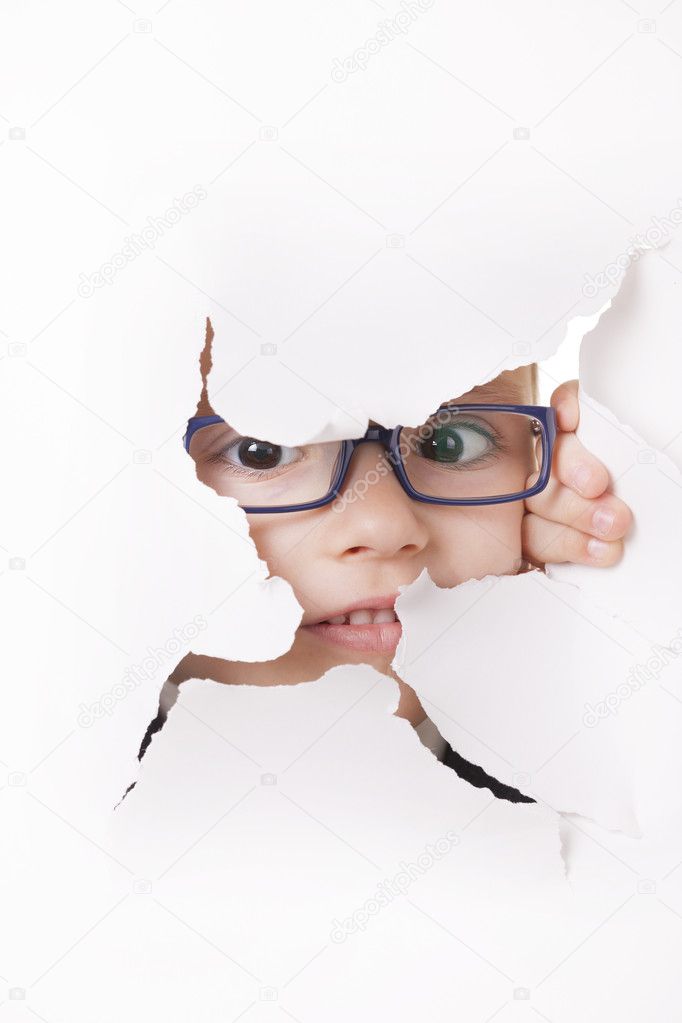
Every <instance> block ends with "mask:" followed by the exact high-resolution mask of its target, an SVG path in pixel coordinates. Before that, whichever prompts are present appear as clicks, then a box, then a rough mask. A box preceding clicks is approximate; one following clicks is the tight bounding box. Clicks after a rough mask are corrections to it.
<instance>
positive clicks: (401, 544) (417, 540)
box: [334, 443, 429, 559]
mask: <svg viewBox="0 0 682 1023" xmlns="http://www.w3.org/2000/svg"><path fill="white" fill-rule="evenodd" d="M385 455H386V452H385V450H384V448H383V447H382V445H380V444H378V443H377V444H374V443H366V444H361V445H360V446H359V447H357V448H356V449H355V452H354V454H353V458H352V460H351V463H350V466H349V468H348V474H347V476H346V479H345V482H344V486H343V491H342V494H341V499H340V500H338V503H337V505H336V508H337V510H338V515H337V516H336V518H337V521H336V522H335V523H334V534H335V543H336V544H338V548H337V549H338V553H339V554H342V555H343V556H345V557H354V558H358V557H363V558H372V557H380V558H395V557H397V556H399V557H402V558H405V559H407V558H410V557H413V556H414V555H416V554H419V552H420V551H423V550H424V548H425V547H426V545H427V543H428V540H429V533H428V529H427V528H426V525H425V524H424V521H423V518H422V516H421V515H420V514H419V509H418V505H417V503H416V502H415V501H413V500H412V499H411V498H410V497H409V496H408V495H407V494H406V493H405V491H404V490H403V488H402V487H401V485H400V483H399V481H398V479H397V477H396V475H395V473H394V471H393V468H392V467H391V464H390V462H389V461H388V459H387V458H386V457H385Z"/></svg>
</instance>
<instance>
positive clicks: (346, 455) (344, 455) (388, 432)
mask: <svg viewBox="0 0 682 1023" xmlns="http://www.w3.org/2000/svg"><path fill="white" fill-rule="evenodd" d="M443 411H446V412H452V411H467V412H516V413H519V414H524V415H528V416H532V418H533V419H537V421H538V423H539V424H540V427H541V429H542V440H543V444H542V465H541V466H540V475H539V477H538V479H537V481H536V483H535V484H534V485H533V486H532V487H529V488H528V489H527V490H520V491H519V492H518V493H516V494H505V495H503V496H494V497H472V498H447V497H430V496H428V495H427V494H420V493H419V491H418V490H415V489H414V487H413V486H412V484H411V483H410V481H409V479H408V478H407V474H406V472H405V467H404V465H403V460H402V455H401V453H400V449H399V446H398V445H399V440H400V432H401V430H403V429H404V427H403V426H393V427H384V426H370V427H369V428H368V429H367V431H366V433H365V435H364V437H354V438H352V439H350V440H342V441H340V442H339V443H340V444H341V445H342V447H341V451H340V455H339V464H338V469H337V471H336V475H335V476H334V479H333V480H332V482H331V485H330V489H329V492H328V493H327V494H326V496H325V497H322V498H320V499H319V500H317V501H308V502H307V503H305V504H279V505H275V506H274V507H266V508H262V507H258V506H255V505H240V507H241V509H242V511H244V512H246V513H247V514H248V515H259V514H265V515H273V514H274V515H276V514H278V513H279V512H295V511H308V510H309V509H312V508H323V507H324V506H325V505H327V504H331V502H332V501H334V500H336V498H337V497H341V496H342V491H341V487H342V486H343V483H344V480H345V478H346V475H347V473H348V467H349V465H350V462H351V458H352V457H353V454H354V452H355V449H356V448H357V447H358V446H359V445H360V444H367V443H378V444H381V445H382V446H383V447H384V449H385V450H386V451H387V452H388V461H389V462H390V464H391V467H392V468H393V471H394V472H395V474H396V476H397V477H398V481H399V483H400V485H401V487H402V488H403V490H404V491H405V493H406V494H408V496H409V497H411V498H412V499H413V500H415V501H422V502H424V503H425V504H443V505H482V504H507V503H509V502H510V501H521V500H523V499H524V498H526V497H533V496H534V495H535V494H539V493H540V492H541V491H542V490H544V489H545V487H546V486H547V484H548V483H549V478H550V474H551V471H552V456H553V453H554V441H555V439H556V432H557V427H556V412H555V410H554V409H553V408H551V407H550V406H549V405H495V404H491V403H479V404H461V405H460V404H457V403H450V402H448V403H446V404H445V405H440V406H439V407H438V409H436V412H434V413H433V415H436V413H437V412H443ZM224 422H225V420H224V419H223V418H222V416H193V417H192V418H191V419H188V420H187V431H186V432H185V435H184V437H183V438H182V442H183V444H184V447H185V450H186V451H187V453H188V454H189V446H190V444H191V442H192V437H193V436H194V434H195V433H196V432H197V430H201V429H203V427H205V426H213V425H214V424H216V423H224Z"/></svg>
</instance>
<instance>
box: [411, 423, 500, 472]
mask: <svg viewBox="0 0 682 1023" xmlns="http://www.w3.org/2000/svg"><path fill="white" fill-rule="evenodd" d="M494 447H495V440H494V438H493V437H492V436H491V435H490V434H489V433H488V432H487V431H486V430H483V429H482V428H481V427H479V426H476V425H475V424H474V423H466V424H465V423H459V424H457V425H456V426H455V425H446V426H434V427H433V429H432V430H431V432H430V434H429V436H427V437H425V438H423V439H422V442H421V445H420V452H419V453H420V454H421V456H422V457H423V458H429V459H431V460H432V461H434V462H442V463H446V464H447V463H450V464H453V463H460V464H461V463H466V462H473V461H476V460H477V459H479V458H481V457H482V456H484V455H486V454H488V452H489V451H491V450H493V448H494Z"/></svg>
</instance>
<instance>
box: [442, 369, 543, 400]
mask: <svg viewBox="0 0 682 1023" xmlns="http://www.w3.org/2000/svg"><path fill="white" fill-rule="evenodd" d="M530 397H531V374H530V370H529V369H528V367H527V366H522V367H520V369H515V370H513V371H511V372H510V371H505V372H504V373H500V375H499V376H498V377H495V378H494V380H489V381H488V382H487V383H485V384H480V385H479V386H478V387H473V388H472V389H471V390H470V391H467V392H466V394H458V395H453V396H452V397H450V398H445V399H444V404H445V403H455V402H460V401H461V402H466V401H469V402H499V403H500V404H509V405H523V404H526V403H527V402H528V400H529V398H530Z"/></svg>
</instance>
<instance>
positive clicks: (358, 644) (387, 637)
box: [302, 594, 402, 654]
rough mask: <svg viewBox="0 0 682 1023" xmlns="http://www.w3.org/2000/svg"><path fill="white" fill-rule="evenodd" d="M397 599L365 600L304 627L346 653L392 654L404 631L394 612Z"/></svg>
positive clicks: (392, 596) (393, 596) (395, 595)
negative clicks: (353, 651)
mask: <svg viewBox="0 0 682 1023" xmlns="http://www.w3.org/2000/svg"><path fill="white" fill-rule="evenodd" d="M396 597H397V594H392V595H390V596H387V597H373V598H366V599H364V600H361V601H357V602H356V603H355V604H351V605H350V606H349V607H346V608H345V609H344V610H341V611H336V612H334V614H331V615H328V616H327V617H326V618H324V619H321V620H320V621H317V622H314V623H312V624H310V625H303V626H302V628H303V629H304V630H305V631H306V632H307V633H308V634H309V635H312V636H315V637H316V638H317V639H319V640H321V641H322V642H324V643H329V644H332V645H333V646H338V647H343V648H344V649H346V650H356V651H360V652H364V653H377V654H393V653H395V648H396V647H397V645H398V640H399V639H400V635H401V632H402V627H401V625H400V622H399V621H398V619H397V618H396V614H395V609H394V604H395V601H396Z"/></svg>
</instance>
